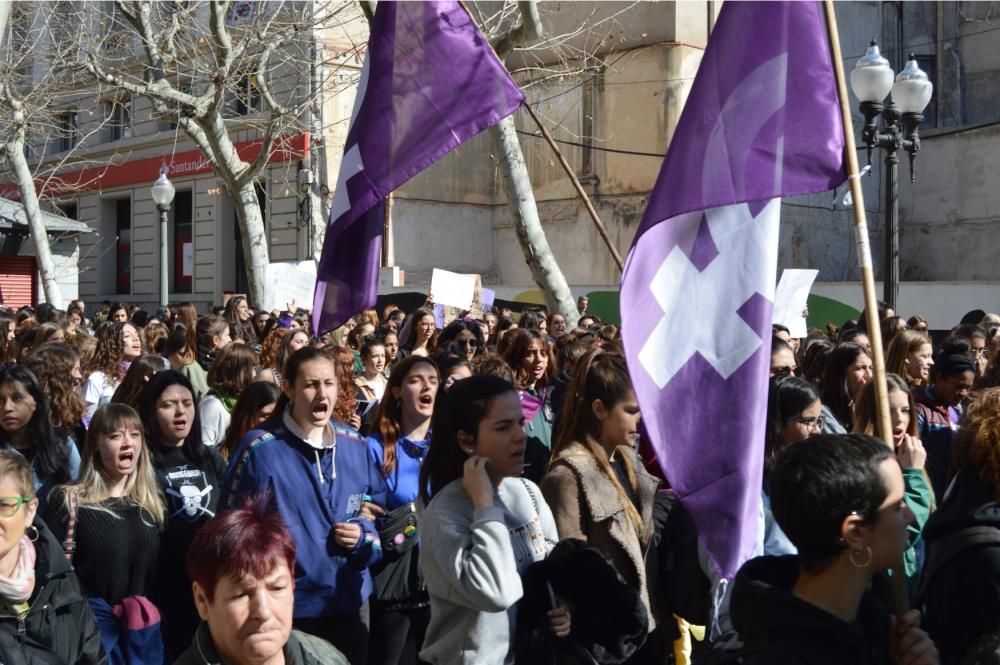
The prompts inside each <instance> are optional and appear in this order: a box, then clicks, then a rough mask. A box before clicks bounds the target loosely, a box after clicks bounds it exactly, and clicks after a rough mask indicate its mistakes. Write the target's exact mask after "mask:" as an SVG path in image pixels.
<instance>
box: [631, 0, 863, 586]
mask: <svg viewBox="0 0 1000 665" xmlns="http://www.w3.org/2000/svg"><path fill="white" fill-rule="evenodd" d="M763 35H766V37H762V36H763ZM843 157H844V135H843V128H842V127H841V123H840V111H839V107H838V96H837V90H836V85H835V82H834V74H833V68H832V65H831V60H830V51H829V47H828V42H827V38H826V31H825V28H824V23H823V19H822V17H821V14H820V8H819V6H818V4H817V3H815V2H727V3H725V4H724V5H723V7H722V11H721V13H720V14H719V20H718V22H717V24H716V26H715V29H714V30H713V31H712V35H711V38H710V39H709V43H708V48H707V49H706V51H705V55H704V57H703V59H702V62H701V66H700V67H699V69H698V75H697V77H696V78H695V81H694V84H693V86H692V88H691V94H690V96H689V97H688V100H687V103H686V105H685V106H684V112H683V114H682V115H681V118H680V121H679V122H678V125H677V128H676V130H675V131H674V136H673V140H672V141H671V144H670V149H669V151H668V152H667V157H666V159H665V161H664V162H663V167H662V169H661V171H660V175H659V178H658V179H657V182H656V186H655V188H654V190H653V193H652V195H651V196H650V201H649V205H648V207H647V208H646V212H645V215H644V216H643V220H642V223H641V225H640V227H639V230H638V232H637V234H636V237H635V241H634V242H633V245H632V250H631V252H630V254H629V258H628V261H627V263H626V266H625V271H624V273H623V275H622V284H621V317H622V336H623V339H624V342H625V350H626V354H627V356H628V362H629V371H630V373H631V375H632V380H633V384H634V386H635V391H636V396H637V397H638V400H639V405H640V408H641V409H642V417H643V423H644V425H645V427H646V430H647V432H648V433H649V435H650V437H651V439H652V442H653V446H654V448H655V450H656V453H657V456H658V459H659V462H660V465H661V466H662V468H663V471H664V473H665V474H666V477H667V479H668V481H669V482H670V483H671V484H672V486H673V487H674V489H676V491H677V493H678V496H679V497H680V499H681V501H682V503H683V504H684V506H685V507H686V508H687V510H688V511H689V512H690V514H691V516H692V518H693V519H694V522H695V525H696V526H697V529H698V533H699V536H700V537H701V540H702V542H703V544H704V545H705V547H706V549H707V550H708V553H709V555H710V557H711V559H712V560H713V562H714V563H715V565H716V567H717V569H718V572H719V573H720V575H721V577H723V578H726V579H732V578H733V576H734V575H735V574H736V571H737V569H738V568H739V566H740V565H741V564H742V563H743V561H745V560H746V559H747V558H749V557H750V556H751V555H752V554H753V551H754V546H755V543H756V542H757V525H758V514H759V510H760V502H761V475H762V467H763V452H764V422H765V409H766V405H767V376H768V362H769V355H770V339H771V310H772V306H773V302H772V301H773V298H774V284H775V272H776V268H777V256H778V221H779V217H780V210H781V200H780V197H782V196H791V195H796V194H806V193H810V192H817V191H824V190H829V189H833V188H835V187H837V186H838V185H839V184H840V183H842V182H843V181H844V179H845V172H844V165H843Z"/></svg>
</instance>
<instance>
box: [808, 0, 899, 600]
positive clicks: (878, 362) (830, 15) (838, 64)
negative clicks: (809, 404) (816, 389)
mask: <svg viewBox="0 0 1000 665" xmlns="http://www.w3.org/2000/svg"><path fill="white" fill-rule="evenodd" d="M823 11H824V12H825V14H826V31H827V36H828V37H829V41H830V56H831V59H832V60H833V71H834V75H835V76H836V79H837V95H838V96H839V97H840V115H841V120H842V121H843V125H844V153H845V156H846V157H847V182H848V184H849V186H850V188H851V198H853V199H854V205H853V208H854V231H855V235H856V238H857V246H858V265H859V266H860V267H861V286H862V288H863V289H864V294H865V314H866V319H865V320H866V321H867V323H868V339H869V341H870V342H871V345H872V365H873V366H874V375H873V376H872V381H874V382H875V407H876V417H877V422H878V429H879V432H880V433H881V434H882V440H883V441H885V443H886V445H887V446H889V447H890V448H891V449H892V450H893V451H894V452H895V449H896V446H895V442H894V441H893V440H892V419H891V418H890V417H889V391H888V387H887V385H886V381H885V354H884V353H883V350H882V329H881V326H880V325H879V320H878V300H877V299H876V296H875V271H874V269H873V268H872V252H871V247H870V246H869V244H868V220H867V219H866V216H865V199H864V192H863V191H862V190H861V174H860V172H859V171H858V152H857V148H856V146H855V143H854V122H853V120H852V117H851V107H850V105H849V101H848V99H849V98H848V96H847V82H846V80H845V78H844V61H843V58H842V55H841V52H840V35H839V33H838V31H837V16H836V14H834V9H833V0H823ZM892 582H893V584H892V586H893V591H894V595H895V600H896V612H897V613H898V614H900V615H902V614H903V613H904V612H906V610H907V609H908V608H909V601H908V596H907V590H906V576H905V574H904V573H903V566H902V562H900V564H899V565H897V566H894V567H893V569H892Z"/></svg>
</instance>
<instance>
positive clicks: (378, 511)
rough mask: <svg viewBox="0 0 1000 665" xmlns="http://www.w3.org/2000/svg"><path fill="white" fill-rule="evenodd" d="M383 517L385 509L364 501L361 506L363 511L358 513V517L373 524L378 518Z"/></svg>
mask: <svg viewBox="0 0 1000 665" xmlns="http://www.w3.org/2000/svg"><path fill="white" fill-rule="evenodd" d="M382 515H385V508H383V507H382V506H380V505H378V504H377V503H372V502H371V501H364V502H363V503H362V504H361V510H359V511H358V517H360V518H361V519H363V520H369V521H371V522H374V521H375V518H376V517H381V516H382Z"/></svg>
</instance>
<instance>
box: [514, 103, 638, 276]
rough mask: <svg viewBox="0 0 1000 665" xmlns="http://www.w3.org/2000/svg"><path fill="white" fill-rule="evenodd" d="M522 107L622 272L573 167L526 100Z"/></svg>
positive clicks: (614, 251) (623, 267) (615, 248)
mask: <svg viewBox="0 0 1000 665" xmlns="http://www.w3.org/2000/svg"><path fill="white" fill-rule="evenodd" d="M523 106H524V110H526V111H527V112H528V114H529V115H531V119H532V120H534V121H535V124H536V125H538V129H539V131H541V132H542V136H543V137H545V141H546V142H547V143H548V144H549V147H550V148H552V152H554V153H556V159H558V160H559V164H560V165H561V166H562V167H563V170H564V171H566V175H567V176H569V179H570V181H571V182H572V183H573V187H574V188H575V189H576V193H577V194H578V195H579V197H580V200H581V201H583V205H584V207H585V208H586V209H587V212H588V213H589V214H590V218H591V219H592V220H594V226H596V227H597V232H598V233H600V234H601V239H603V240H604V244H605V245H607V247H608V251H609V252H611V258H612V259H614V260H615V264H617V266H618V272H621V271H623V270H624V269H625V264H624V263H623V262H622V256H621V254H619V253H618V248H617V247H615V244H614V243H613V242H611V238H610V237H609V236H608V230H607V229H606V228H605V227H604V222H602V221H601V218H600V216H599V215H598V214H597V210H596V209H595V208H594V204H593V203H591V202H590V197H589V196H587V192H586V190H584V188H583V185H582V184H580V179H579V178H577V177H576V173H574V172H573V167H571V166H570V165H569V162H567V161H566V158H565V157H563V154H562V151H561V150H560V149H559V146H558V145H556V142H555V140H554V139H553V138H552V135H551V134H549V130H547V129H546V128H545V125H543V124H542V120H541V118H539V117H538V115H536V114H535V109H533V108H531V104H529V103H528V100H527V99H525V100H524V104H523Z"/></svg>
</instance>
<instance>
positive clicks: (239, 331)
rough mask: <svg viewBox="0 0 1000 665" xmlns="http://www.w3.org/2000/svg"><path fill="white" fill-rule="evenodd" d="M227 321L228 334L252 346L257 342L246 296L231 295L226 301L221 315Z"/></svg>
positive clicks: (251, 313)
mask: <svg viewBox="0 0 1000 665" xmlns="http://www.w3.org/2000/svg"><path fill="white" fill-rule="evenodd" d="M223 316H224V317H225V319H226V321H227V322H228V323H229V336H230V337H231V338H232V339H233V340H235V341H240V342H243V343H244V344H249V345H250V346H253V345H255V344H257V335H256V334H255V333H254V331H253V324H252V323H250V317H251V316H253V312H251V311H250V305H249V304H247V299H246V296H233V297H232V298H230V299H229V302H227V303H226V313H225V314H224V315H223Z"/></svg>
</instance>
